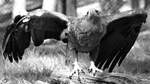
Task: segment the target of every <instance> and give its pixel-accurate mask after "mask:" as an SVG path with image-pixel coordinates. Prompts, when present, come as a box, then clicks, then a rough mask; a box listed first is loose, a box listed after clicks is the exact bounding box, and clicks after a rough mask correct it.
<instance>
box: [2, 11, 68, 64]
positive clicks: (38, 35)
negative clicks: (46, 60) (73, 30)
mask: <svg viewBox="0 0 150 84" xmlns="http://www.w3.org/2000/svg"><path fill="white" fill-rule="evenodd" d="M38 14H39V15H38ZM57 14H58V13H57ZM63 18H64V17H61V16H59V15H58V16H57V15H55V14H54V13H51V12H48V11H45V10H37V11H36V12H31V14H30V15H29V16H20V15H18V16H16V17H15V19H14V23H12V24H13V26H11V27H10V28H9V29H8V30H7V31H6V33H5V36H4V40H3V55H4V57H5V58H6V57H8V58H9V60H10V61H11V62H12V61H13V59H14V60H15V61H16V62H18V58H19V59H22V56H23V54H24V51H25V49H26V48H27V47H29V45H30V41H31V37H32V40H33V43H34V45H35V46H40V45H41V44H42V43H43V41H44V40H45V39H52V38H53V39H56V40H61V33H62V32H63V31H64V29H66V28H67V17H66V19H63Z"/></svg>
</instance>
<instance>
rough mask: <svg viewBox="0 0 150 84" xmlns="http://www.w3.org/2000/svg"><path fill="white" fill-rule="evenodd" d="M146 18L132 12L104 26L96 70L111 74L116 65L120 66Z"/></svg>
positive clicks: (142, 14)
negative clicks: (105, 31)
mask: <svg viewBox="0 0 150 84" xmlns="http://www.w3.org/2000/svg"><path fill="white" fill-rule="evenodd" d="M146 18H147V14H146V12H141V11H133V12H132V13H131V14H129V15H127V16H124V17H120V18H118V19H115V20H113V21H111V22H109V23H108V24H107V25H106V27H107V33H106V34H105V36H104V37H103V39H102V40H101V42H100V46H99V52H98V58H97V59H96V63H95V64H96V65H97V66H98V68H100V69H103V70H105V69H108V71H109V72H112V71H113V69H114V67H115V65H116V64H117V63H118V65H119V66H120V64H121V63H122V61H123V60H124V58H125V57H126V56H127V54H128V52H129V51H130V49H131V48H132V46H133V45H134V43H135V41H136V39H137V37H138V34H139V33H140V29H141V27H142V24H143V23H145V22H146Z"/></svg>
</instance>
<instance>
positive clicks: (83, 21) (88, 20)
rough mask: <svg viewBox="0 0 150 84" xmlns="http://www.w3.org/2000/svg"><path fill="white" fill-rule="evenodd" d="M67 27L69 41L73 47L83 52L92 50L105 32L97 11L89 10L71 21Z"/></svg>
mask: <svg viewBox="0 0 150 84" xmlns="http://www.w3.org/2000/svg"><path fill="white" fill-rule="evenodd" d="M68 26H69V29H68V30H69V40H70V42H71V44H73V47H75V48H77V49H80V48H83V49H81V50H85V51H88V50H89V49H91V48H94V47H95V46H93V44H96V46H97V45H98V44H99V41H100V40H101V38H102V37H103V36H104V34H105V32H106V29H105V27H104V25H103V23H102V17H101V13H100V12H99V11H98V10H90V11H88V12H87V14H86V15H84V16H82V17H80V18H75V19H73V20H71V21H70V23H69V25H68Z"/></svg>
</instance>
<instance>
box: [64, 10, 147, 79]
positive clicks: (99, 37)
mask: <svg viewBox="0 0 150 84" xmlns="http://www.w3.org/2000/svg"><path fill="white" fill-rule="evenodd" d="M146 18H147V13H146V12H145V11H143V10H131V11H128V12H125V13H120V14H116V15H106V14H103V13H102V12H100V11H98V10H95V9H92V10H89V11H88V12H87V14H86V15H84V16H82V17H78V18H73V19H69V23H68V33H67V38H68V45H69V48H70V49H71V50H72V51H73V52H74V55H75V57H76V58H75V61H74V69H73V70H72V72H71V74H70V77H72V76H73V75H74V73H78V74H79V73H81V72H83V69H81V67H80V66H79V65H78V53H79V52H81V53H89V56H90V67H89V69H88V71H89V73H92V74H93V75H95V73H96V72H97V71H99V72H103V70H105V69H107V70H108V72H112V71H113V69H114V67H115V66H116V64H118V65H120V64H121V63H122V61H123V60H124V58H125V57H126V56H127V54H128V52H129V51H130V49H131V48H132V46H133V45H134V43H135V41H136V39H137V37H138V34H139V32H140V29H141V27H142V24H143V23H145V22H146Z"/></svg>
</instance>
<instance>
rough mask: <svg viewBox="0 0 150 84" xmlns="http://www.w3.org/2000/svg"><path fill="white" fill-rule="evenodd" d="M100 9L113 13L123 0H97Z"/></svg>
mask: <svg viewBox="0 0 150 84" xmlns="http://www.w3.org/2000/svg"><path fill="white" fill-rule="evenodd" d="M99 2H100V6H101V10H102V11H103V13H105V14H115V13H118V12H119V9H120V8H121V7H122V6H123V4H124V1H123V0H99Z"/></svg>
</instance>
